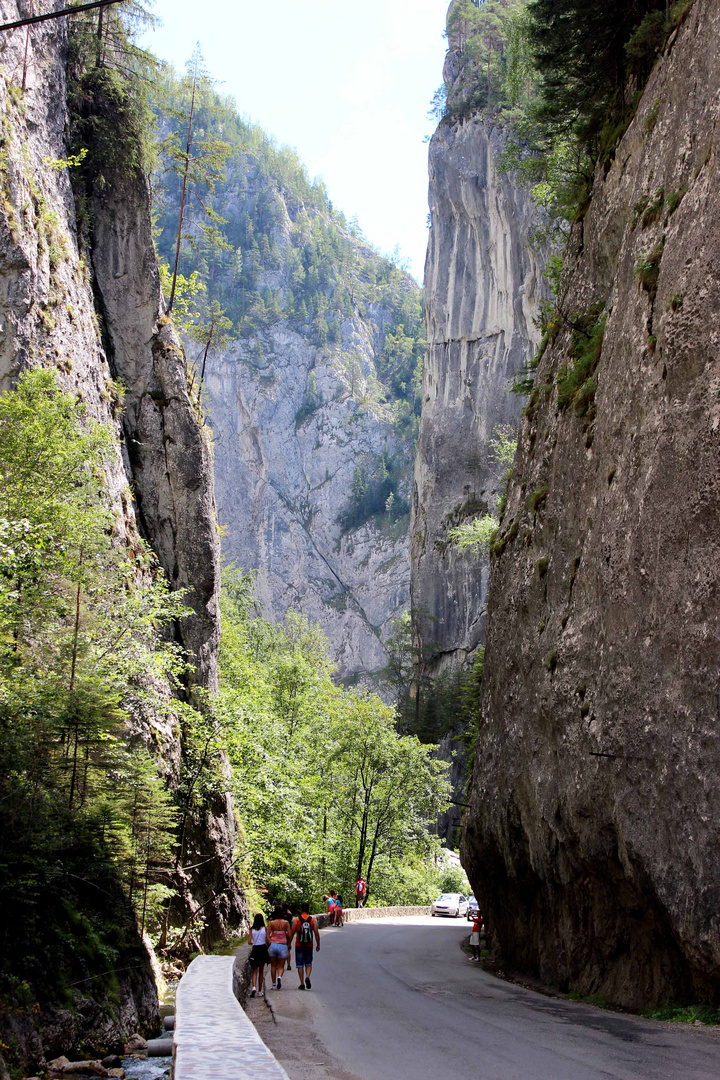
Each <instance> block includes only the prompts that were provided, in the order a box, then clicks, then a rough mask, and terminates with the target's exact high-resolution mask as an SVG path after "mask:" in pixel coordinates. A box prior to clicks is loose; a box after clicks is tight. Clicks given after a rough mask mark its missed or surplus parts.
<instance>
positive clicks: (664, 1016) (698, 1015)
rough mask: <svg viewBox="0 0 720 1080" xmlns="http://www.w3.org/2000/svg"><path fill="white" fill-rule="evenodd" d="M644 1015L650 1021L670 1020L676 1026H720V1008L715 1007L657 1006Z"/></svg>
mask: <svg viewBox="0 0 720 1080" xmlns="http://www.w3.org/2000/svg"><path fill="white" fill-rule="evenodd" d="M642 1015H643V1016H644V1017H646V1018H647V1019H648V1020H666V1021H667V1020H669V1021H671V1022H673V1023H675V1024H696V1023H699V1024H720V1008H717V1007H715V1006H713V1005H657V1006H655V1008H652V1009H646V1010H645V1011H644V1012H643V1014H642Z"/></svg>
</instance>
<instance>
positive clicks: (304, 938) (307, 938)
mask: <svg viewBox="0 0 720 1080" xmlns="http://www.w3.org/2000/svg"><path fill="white" fill-rule="evenodd" d="M298 917H299V919H300V928H299V930H298V936H297V939H298V945H312V942H313V927H312V924H313V921H312V915H308V917H307V919H303V917H302V915H300V916H298Z"/></svg>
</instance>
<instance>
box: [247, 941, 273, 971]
mask: <svg viewBox="0 0 720 1080" xmlns="http://www.w3.org/2000/svg"><path fill="white" fill-rule="evenodd" d="M248 962H249V964H250V967H263V965H264V964H269V963H270V957H269V955H268V947H267V945H253V947H252V949H251V950H250V956H249V957H248Z"/></svg>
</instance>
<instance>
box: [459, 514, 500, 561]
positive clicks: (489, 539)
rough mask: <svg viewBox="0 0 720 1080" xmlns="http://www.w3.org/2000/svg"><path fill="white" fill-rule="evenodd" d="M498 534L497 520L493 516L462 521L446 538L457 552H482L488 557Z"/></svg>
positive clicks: (488, 515) (487, 515)
mask: <svg viewBox="0 0 720 1080" xmlns="http://www.w3.org/2000/svg"><path fill="white" fill-rule="evenodd" d="M497 532H498V519H497V518H496V517H495V516H494V515H493V514H484V515H483V516H482V517H478V518H472V519H471V520H470V521H463V522H462V524H460V525H457V526H456V527H455V528H454V529H451V530H450V531H449V533H448V538H449V540H450V541H451V543H453V544H454V545H455V546H456V547H457V549H458V551H472V552H473V554H477V553H478V552H482V554H483V555H488V554H489V552H490V548H491V547H492V545H493V543H494V542H495V538H496V536H497Z"/></svg>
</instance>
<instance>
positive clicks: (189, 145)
mask: <svg viewBox="0 0 720 1080" xmlns="http://www.w3.org/2000/svg"><path fill="white" fill-rule="evenodd" d="M196 86H197V64H196V65H195V71H194V72H193V83H192V94H191V96H190V116H189V118H188V130H187V144H186V146H185V171H184V173H183V182H182V194H181V196H180V216H179V218H178V231H177V241H176V244H175V265H174V266H173V278H172V287H171V289H170V300H169V301H168V309H167V313H168V315H169V314H170V313H171V312H172V307H173V303H174V302H175V287H176V285H177V276H178V266H179V264H180V244H181V243H182V228H183V218H184V216H185V200H186V198H187V182H188V173H189V171H190V150H191V148H192V126H193V117H194V115H195V87H196Z"/></svg>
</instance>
